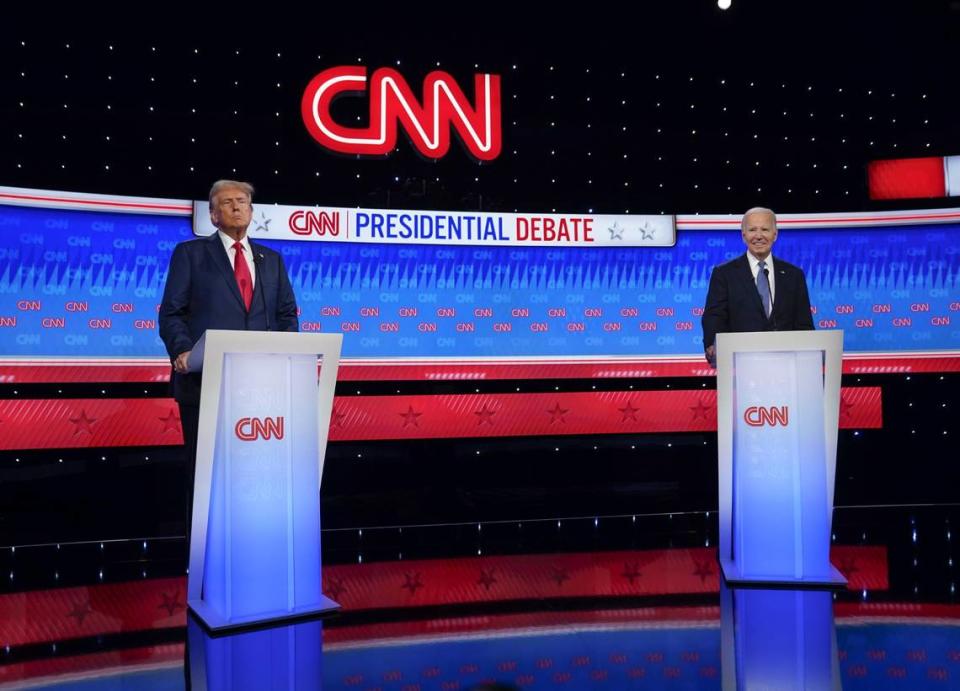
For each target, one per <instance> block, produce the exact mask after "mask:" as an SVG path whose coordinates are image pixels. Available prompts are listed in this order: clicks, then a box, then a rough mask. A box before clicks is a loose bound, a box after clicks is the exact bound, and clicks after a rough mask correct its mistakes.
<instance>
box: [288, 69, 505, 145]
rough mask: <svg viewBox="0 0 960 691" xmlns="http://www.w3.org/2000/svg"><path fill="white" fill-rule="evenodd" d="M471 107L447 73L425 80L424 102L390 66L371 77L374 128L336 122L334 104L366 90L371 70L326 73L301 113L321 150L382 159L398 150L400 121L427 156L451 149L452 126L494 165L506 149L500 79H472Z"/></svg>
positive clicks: (318, 78) (488, 76)
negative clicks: (340, 97)
mask: <svg viewBox="0 0 960 691" xmlns="http://www.w3.org/2000/svg"><path fill="white" fill-rule="evenodd" d="M473 81H474V94H475V99H476V105H475V106H473V105H471V104H470V102H469V101H468V100H467V97H466V96H464V94H463V91H462V90H461V89H460V87H459V86H458V85H457V83H456V81H454V79H453V77H451V76H450V75H449V74H447V73H446V72H442V71H440V70H436V71H434V72H431V73H430V74H428V75H427V76H426V78H425V79H424V80H423V104H422V105H421V103H420V102H419V101H418V100H417V98H416V97H415V96H414V95H413V91H412V90H411V89H410V86H409V85H408V84H407V82H406V80H405V79H404V78H403V77H402V76H401V75H400V73H399V72H397V71H396V70H393V69H391V68H389V67H381V68H380V69H378V70H375V71H374V73H373V75H372V76H371V77H370V86H369V93H370V119H369V121H368V122H369V123H370V125H369V126H368V127H345V126H343V125H341V124H339V123H336V122H334V120H333V117H332V116H331V115H330V106H331V105H332V103H333V101H334V99H336V98H337V97H338V96H341V95H343V94H347V93H365V92H367V89H368V87H367V68H366V67H362V66H350V65H345V66H342V67H332V68H330V69H328V70H324V71H323V72H321V73H320V74H318V75H317V76H315V77H314V78H313V79H311V80H310V83H309V84H307V89H306V91H304V92H303V99H302V100H301V102H300V114H301V115H302V117H303V123H304V124H305V125H306V127H307V131H308V132H309V133H310V136H312V137H313V138H314V139H316V140H317V141H318V142H319V143H320V144H321V145H322V146H324V147H326V148H327V149H330V150H331V151H337V152H340V153H345V154H361V155H367V156H384V155H386V154H388V153H390V152H391V151H393V150H394V149H395V148H396V145H397V122H398V121H399V122H400V125H401V126H402V127H403V129H404V130H406V132H407V135H408V136H409V137H410V141H411V142H412V143H413V145H414V146H415V147H416V148H417V150H418V151H419V152H420V153H421V154H423V155H424V156H426V157H427V158H442V157H443V156H445V155H446V153H447V151H448V150H449V149H450V125H453V128H454V129H455V130H456V131H457V134H458V135H459V137H460V140H461V141H462V142H463V144H464V146H465V147H466V148H467V151H468V152H470V154H471V155H472V156H473V157H475V158H477V159H478V160H481V161H492V160H493V159H495V158H496V157H497V156H499V155H500V150H501V148H502V146H503V141H502V134H501V131H500V76H499V75H496V74H477V75H474V80H473Z"/></svg>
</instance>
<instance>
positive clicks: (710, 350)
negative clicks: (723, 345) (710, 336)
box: [704, 344, 717, 369]
mask: <svg viewBox="0 0 960 691" xmlns="http://www.w3.org/2000/svg"><path fill="white" fill-rule="evenodd" d="M704 355H706V357H707V364H708V365H710V366H711V367H713V368H714V369H716V367H717V346H716V344H714V345H711V346H707V349H706V351H705V352H704Z"/></svg>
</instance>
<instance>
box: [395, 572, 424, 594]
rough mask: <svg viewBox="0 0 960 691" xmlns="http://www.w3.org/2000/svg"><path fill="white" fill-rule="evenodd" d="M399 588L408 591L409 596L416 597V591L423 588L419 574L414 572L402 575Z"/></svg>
mask: <svg viewBox="0 0 960 691" xmlns="http://www.w3.org/2000/svg"><path fill="white" fill-rule="evenodd" d="M400 587H401V588H406V589H407V590H409V591H410V595H411V596H413V595H416V593H417V590H418V589H419V588H422V587H423V581H422V580H421V579H420V572H419V571H416V572H414V573H413V574H409V573H405V574H403V585H401V586H400Z"/></svg>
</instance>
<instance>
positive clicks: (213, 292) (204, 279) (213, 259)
mask: <svg viewBox="0 0 960 691" xmlns="http://www.w3.org/2000/svg"><path fill="white" fill-rule="evenodd" d="M250 249H251V251H252V252H253V256H254V263H255V269H256V277H255V281H254V290H253V300H252V302H251V303H250V311H249V312H247V310H246V308H245V307H244V304H243V298H242V297H241V296H240V288H239V287H238V286H237V280H236V278H234V275H233V267H232V266H231V264H230V258H229V256H228V255H227V251H226V250H225V249H224V248H223V243H222V242H221V241H220V235H219V233H214V234H213V235H211V236H209V237H206V238H199V239H197V240H191V241H189V242H182V243H180V244H179V245H177V246H176V248H175V249H174V250H173V256H172V257H171V258H170V269H169V271H168V273H167V285H166V287H165V288H164V291H163V301H162V302H161V303H160V315H159V322H160V338H161V339H163V343H164V345H165V346H166V348H167V353H168V354H169V355H170V359H171V360H173V359H174V358H176V357H177V355H179V354H180V353H183V352H185V351H187V350H192V349H193V344H194V343H196V342H197V340H199V338H200V337H201V336H202V335H203V333H204V332H205V331H206V330H207V329H233V330H239V331H298V330H299V322H298V320H297V301H296V298H295V297H294V294H293V288H292V287H291V286H290V279H289V278H288V277H287V269H286V267H285V266H284V264H283V258H282V257H281V256H280V255H279V254H278V253H277V252H274V251H273V250H272V249H269V248H268V247H264V246H263V245H257V244H254V243H253V242H251V243H250ZM171 384H172V387H173V395H174V397H175V398H176V399H177V401H179V402H180V403H186V404H192V405H197V404H199V402H200V375H199V374H177V373H173V374H172V375H171Z"/></svg>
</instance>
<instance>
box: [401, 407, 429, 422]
mask: <svg viewBox="0 0 960 691" xmlns="http://www.w3.org/2000/svg"><path fill="white" fill-rule="evenodd" d="M398 414H399V415H400V417H402V418H403V426H404V427H406V426H407V425H413V426H414V427H419V426H420V423H419V422H418V421H417V418H418V417H420V416H421V415H423V413H418V412H416V411H415V410H414V409H413V406H412V405H408V406H407V412H405V413H398Z"/></svg>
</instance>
